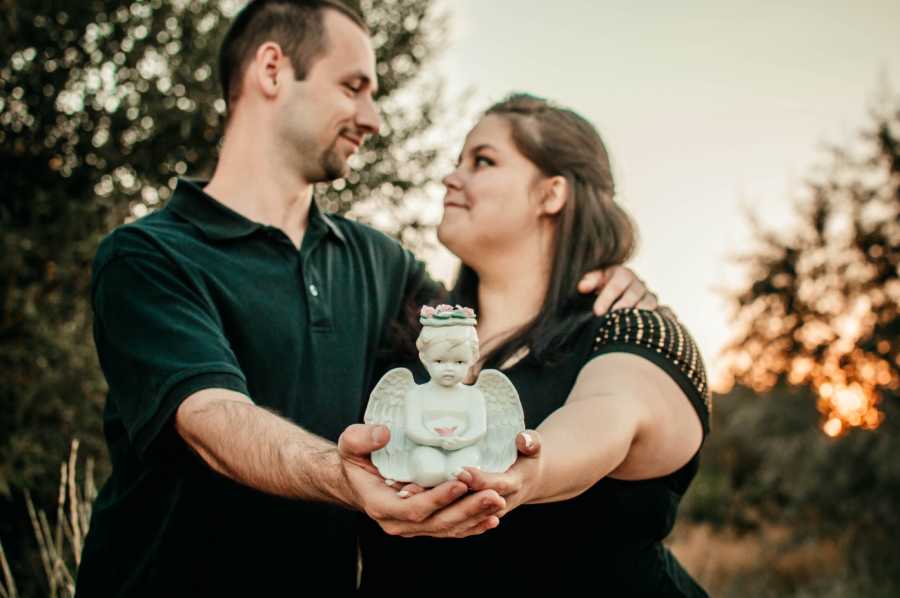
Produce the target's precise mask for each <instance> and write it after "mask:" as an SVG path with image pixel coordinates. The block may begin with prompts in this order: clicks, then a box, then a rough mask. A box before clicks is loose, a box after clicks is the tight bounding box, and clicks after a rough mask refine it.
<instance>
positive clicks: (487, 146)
mask: <svg viewBox="0 0 900 598" xmlns="http://www.w3.org/2000/svg"><path fill="white" fill-rule="evenodd" d="M485 149H489V150H494V151H497V148H495V147H494V146H493V145H491V144H490V143H479V144H478V145H476V146H475V147H473V148H472V149H470V150H469V153H470V154H477V153H478V152H480V151H481V150H485ZM462 159H463V155H462V154H460V155H459V156H458V157H457V158H456V165H457V166H459V164H460V162H462Z"/></svg>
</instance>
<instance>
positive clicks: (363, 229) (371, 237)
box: [323, 214, 403, 251]
mask: <svg viewBox="0 0 900 598" xmlns="http://www.w3.org/2000/svg"><path fill="white" fill-rule="evenodd" d="M323 218H326V219H327V220H328V221H330V222H331V223H332V224H333V225H334V226H335V227H336V228H337V229H338V230H339V231H340V232H341V233H342V234H343V235H344V236H345V237H347V238H348V239H354V240H355V241H357V242H364V243H370V244H372V245H374V246H375V247H378V248H381V249H384V250H393V251H402V250H403V246H402V245H401V244H400V242H399V241H398V240H397V239H395V238H393V237H391V236H390V235H388V234H386V233H384V232H382V231H380V230H378V229H377V228H375V227H373V226H369V225H368V224H363V223H362V222H358V221H356V220H353V219H351V218H347V217H346V216H342V215H340V214H323Z"/></svg>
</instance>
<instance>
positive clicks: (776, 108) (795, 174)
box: [435, 0, 900, 373]
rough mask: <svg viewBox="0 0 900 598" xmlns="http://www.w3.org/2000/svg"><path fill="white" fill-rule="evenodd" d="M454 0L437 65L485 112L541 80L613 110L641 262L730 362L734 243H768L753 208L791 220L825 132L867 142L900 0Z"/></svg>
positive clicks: (895, 81)
mask: <svg viewBox="0 0 900 598" xmlns="http://www.w3.org/2000/svg"><path fill="white" fill-rule="evenodd" d="M442 7H443V9H444V10H446V11H447V12H448V13H449V15H450V17H451V20H450V29H449V33H448V45H447V48H446V50H445V51H444V52H443V54H442V55H441V58H440V61H439V63H438V64H437V65H436V67H435V68H437V69H439V72H441V73H443V75H444V77H445V78H446V80H447V83H448V86H449V92H450V94H451V96H452V94H460V93H463V92H464V91H466V90H469V91H471V92H472V94H473V96H472V98H471V100H470V102H469V107H470V108H469V114H470V118H471V119H472V122H474V119H475V118H476V115H477V112H478V111H479V110H483V109H484V108H486V107H487V106H488V105H490V104H491V103H492V102H494V101H497V100H499V99H501V98H502V97H503V96H504V95H506V94H507V93H508V92H510V91H528V92H530V93H534V94H537V95H541V96H544V97H548V98H550V99H553V100H555V101H556V102H558V103H560V104H563V105H565V106H568V107H570V108H573V109H575V110H577V111H578V112H579V113H581V114H582V115H584V116H585V117H587V118H588V119H590V120H591V121H592V122H593V123H594V124H595V125H596V126H597V128H598V130H599V132H600V134H601V136H602V137H603V139H604V141H605V143H606V146H607V149H608V150H609V152H610V155H611V158H612V162H613V174H614V176H615V178H616V186H617V189H618V191H619V197H618V199H619V200H620V202H621V203H622V205H623V206H624V207H625V208H626V209H627V210H628V211H629V213H630V214H631V215H632V216H633V217H634V219H635V220H636V222H637V225H638V228H639V231H640V235H641V245H640V248H639V252H638V254H637V257H636V258H635V259H634V260H633V262H632V264H631V266H632V267H633V268H634V269H635V270H636V271H637V272H638V274H639V275H640V276H641V277H642V278H643V279H644V280H646V281H647V283H648V284H649V286H650V287H651V288H652V289H653V290H654V291H655V292H656V293H657V294H658V295H659V296H660V297H661V300H662V302H663V303H666V304H668V305H671V306H672V307H673V308H674V309H675V310H676V312H677V313H678V314H679V317H680V318H681V319H682V321H683V322H685V323H686V325H687V327H688V328H689V330H690V331H691V332H692V334H693V335H694V337H695V339H696V340H697V342H698V344H699V345H700V348H701V350H702V352H703V354H704V356H705V358H706V361H707V365H708V367H709V369H710V370H712V371H713V372H714V373H715V372H717V371H719V370H718V369H717V367H716V366H717V364H716V354H717V353H718V352H719V350H720V349H721V347H722V346H723V345H724V344H725V343H726V341H727V340H728V338H729V336H730V333H729V328H728V322H729V319H730V312H729V310H728V303H727V300H726V299H725V298H724V296H723V290H724V289H727V288H734V287H735V286H736V285H739V284H740V283H741V281H742V280H744V279H745V275H744V274H743V272H742V271H741V269H740V267H739V266H737V265H735V263H734V261H733V260H732V259H731V256H734V255H736V254H739V253H743V252H747V251H750V250H752V248H753V244H752V237H751V234H750V227H749V225H748V220H747V217H746V213H747V211H748V210H749V211H752V212H753V213H754V214H755V215H756V216H757V218H758V219H759V221H761V222H762V223H763V224H765V225H766V226H768V227H769V228H772V229H775V230H783V231H790V230H791V228H792V226H793V223H794V222H795V212H796V204H795V203H794V199H795V198H797V197H798V196H800V195H801V194H802V191H803V181H804V179H806V178H808V177H810V176H811V175H812V174H813V173H814V167H815V166H816V165H822V164H826V163H827V160H826V157H825V154H824V152H823V151H822V147H823V144H825V143H838V144H846V143H849V142H853V141H854V140H855V139H856V135H857V133H858V131H859V130H860V129H861V128H862V127H864V126H865V125H866V124H867V123H868V118H867V115H868V113H869V109H870V108H871V107H872V106H873V105H874V104H875V101H876V99H877V98H879V97H883V96H884V94H885V91H886V90H890V89H893V90H894V91H893V93H896V92H897V90H898V87H900V35H898V34H897V25H898V24H900V1H897V0H879V1H875V0H868V1H867V0H860V1H854V2H850V1H849V0H848V1H842V2H837V1H832V0H818V1H811V0H792V1H791V2H789V3H788V2H775V1H771V0H757V1H755V2H749V1H736V0H729V1H727V2H722V1H721V0H718V1H714V0H686V1H682V2H670V1H663V0H654V1H651V0H643V1H640V2H624V1H615V2H609V1H605V0H556V1H554V2H548V1H546V0H444V1H443V3H442ZM462 131H463V133H464V131H465V129H462ZM461 142H462V138H461V137H458V138H453V139H452V141H451V143H452V144H453V145H454V147H452V148H451V152H452V153H453V155H455V153H456V152H458V151H459V148H460V146H461ZM447 264H448V262H447V261H438V263H436V264H435V270H436V271H437V273H438V274H439V275H440V274H441V273H442V272H447V271H449V270H450V268H449V267H448V265H447Z"/></svg>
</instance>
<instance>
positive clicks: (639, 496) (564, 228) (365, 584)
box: [361, 95, 709, 596]
mask: <svg viewBox="0 0 900 598" xmlns="http://www.w3.org/2000/svg"><path fill="white" fill-rule="evenodd" d="M444 184H445V186H446V188H447V194H446V198H445V200H444V207H445V211H444V218H443V221H442V222H441V224H440V227H439V228H438V235H439V237H440V239H441V241H442V242H443V243H444V244H445V245H446V246H447V247H448V248H449V249H450V250H451V251H453V252H454V253H455V254H456V255H458V256H459V257H460V258H461V260H462V262H463V266H462V269H461V272H460V275H459V278H458V282H457V284H456V287H455V289H454V292H453V297H452V298H451V300H452V302H454V303H459V304H462V305H468V306H473V307H475V308H476V310H477V312H478V316H479V325H478V335H479V338H480V339H481V353H482V355H484V358H483V359H482V361H481V363H480V364H479V365H480V367H499V368H500V369H502V370H504V372H505V373H506V375H507V376H509V378H510V379H511V380H512V382H513V383H514V384H515V386H516V387H517V389H518V390H519V393H520V396H521V399H522V403H523V406H524V409H525V416H526V425H527V427H528V428H530V429H536V430H537V435H536V437H537V438H539V439H540V451H539V452H538V453H537V455H536V456H533V457H528V456H523V457H520V458H519V460H518V461H517V462H516V464H515V465H514V466H513V467H512V468H511V469H510V470H509V471H508V472H506V473H504V474H496V475H489V474H484V473H481V472H478V471H477V470H472V469H470V470H467V472H466V473H465V474H462V476H461V477H460V479H462V480H463V481H464V482H466V483H467V484H468V485H469V486H470V488H472V489H473V490H481V489H485V488H494V489H495V490H497V492H499V493H500V494H501V495H502V496H503V497H504V498H505V500H506V507H505V509H504V510H503V511H501V512H499V513H498V514H497V516H498V518H497V520H496V521H493V520H492V521H491V526H494V525H496V529H492V530H490V531H488V532H487V533H485V534H483V535H479V536H473V537H470V538H466V539H463V540H439V539H434V538H412V539H406V538H398V537H393V536H388V535H386V534H385V533H383V532H382V531H381V530H380V529H379V528H378V527H377V526H375V525H369V526H368V527H367V528H366V530H365V531H364V533H363V536H362V540H361V546H362V554H363V574H362V590H363V591H372V592H375V591H378V590H382V589H383V590H385V591H391V590H393V591H396V590H398V589H400V590H405V589H412V588H415V589H422V590H426V591H435V590H438V591H442V592H443V591H446V592H449V591H454V592H474V593H482V592H483V591H484V590H485V589H486V588H497V589H502V590H510V589H519V590H526V591H529V592H533V591H535V590H536V589H537V588H541V587H546V588H550V589H553V590H557V591H558V590H567V589H572V590H574V589H577V590H578V591H579V592H581V591H584V590H585V589H588V590H592V591H595V592H597V593H600V594H608V595H611V596H622V595H653V596H668V595H671V596H703V595H705V592H704V591H703V590H702V589H701V588H700V587H699V586H698V585H697V584H696V582H694V581H693V580H692V579H691V578H690V576H689V575H688V574H687V573H686V572H685V571H684V570H683V569H682V568H681V566H680V565H679V564H678V562H677V561H676V560H675V558H674V557H673V556H672V555H671V554H670V553H669V552H668V550H666V549H665V548H664V547H663V546H662V544H661V541H662V539H663V538H664V537H665V536H666V535H667V534H668V533H669V531H670V530H671V528H672V525H673V523H674V520H675V513H676V509H677V506H678V502H679V500H680V498H681V496H682V495H683V494H684V492H685V491H686V490H687V488H688V485H689V484H690V482H691V480H692V479H693V477H694V475H695V474H696V472H697V468H698V464H699V450H700V446H701V444H702V441H703V438H704V437H705V435H706V433H707V432H708V429H709V425H708V420H709V395H708V390H707V386H706V379H705V371H704V367H703V364H702V361H701V359H700V355H699V353H698V351H697V349H696V347H695V346H694V343H693V341H692V340H691V338H690V336H689V335H688V334H687V332H685V331H684V329H683V328H682V327H681V326H680V324H678V323H677V321H675V320H674V319H673V318H670V317H667V316H663V315H661V314H660V313H659V312H648V311H641V310H619V311H614V312H612V313H611V314H609V315H607V316H604V317H602V318H594V317H593V316H592V314H591V313H590V305H589V302H590V299H587V300H585V299H584V298H583V297H581V296H579V295H578V294H577V293H574V292H570V289H574V288H575V284H576V282H577V279H578V277H579V273H581V272H585V271H587V270H591V269H596V268H604V267H608V266H611V265H614V264H621V263H622V262H624V261H625V260H626V259H627V258H628V257H629V256H630V255H631V254H632V252H633V250H634V245H635V237H636V236H635V231H634V229H633V227H632V224H631V223H630V221H629V219H628V217H627V215H626V214H625V213H624V212H623V211H622V210H621V209H620V208H619V207H618V206H617V205H616V203H615V202H614V200H613V195H614V189H613V181H612V176H611V174H610V165H609V158H608V156H607V154H606V150H605V148H604V146H603V143H602V141H601V139H600V137H599V135H598V134H597V132H596V130H595V129H594V127H593V126H592V125H591V124H590V123H588V122H587V121H586V120H584V119H583V118H581V117H580V116H578V115H577V114H575V113H574V112H572V111H569V110H565V109H561V108H557V107H555V106H553V105H551V104H549V103H548V102H546V101H545V100H542V99H539V98H535V97H532V96H527V95H514V96H511V97H510V98H508V99H506V100H504V101H502V102H500V103H499V104H496V105H495V106H493V107H492V108H490V109H489V110H488V111H487V112H486V113H485V115H484V117H483V118H482V119H481V120H480V122H479V123H478V124H477V125H476V126H475V128H474V129H472V131H471V132H470V133H469V135H468V136H467V138H466V142H465V146H464V148H463V151H462V154H461V156H460V159H459V164H458V166H457V168H456V170H455V171H454V172H453V173H451V174H450V175H449V176H447V177H446V178H445V179H444ZM530 297H540V298H542V299H540V300H536V301H531V300H529V298H530ZM477 369H478V366H476V368H473V375H477V371H475V370H477ZM534 505H538V506H534Z"/></svg>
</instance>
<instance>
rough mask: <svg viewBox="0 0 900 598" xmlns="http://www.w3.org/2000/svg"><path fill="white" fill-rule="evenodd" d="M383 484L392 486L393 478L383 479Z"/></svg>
mask: <svg viewBox="0 0 900 598" xmlns="http://www.w3.org/2000/svg"><path fill="white" fill-rule="evenodd" d="M384 485H385V486H393V485H394V480H390V479H389V480H385V481H384Z"/></svg>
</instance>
